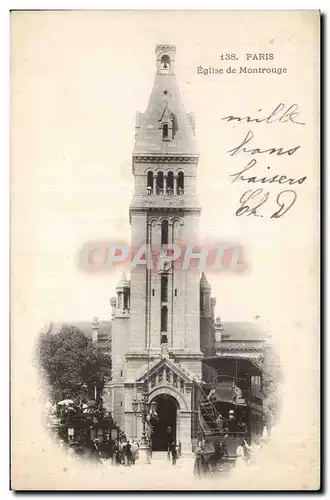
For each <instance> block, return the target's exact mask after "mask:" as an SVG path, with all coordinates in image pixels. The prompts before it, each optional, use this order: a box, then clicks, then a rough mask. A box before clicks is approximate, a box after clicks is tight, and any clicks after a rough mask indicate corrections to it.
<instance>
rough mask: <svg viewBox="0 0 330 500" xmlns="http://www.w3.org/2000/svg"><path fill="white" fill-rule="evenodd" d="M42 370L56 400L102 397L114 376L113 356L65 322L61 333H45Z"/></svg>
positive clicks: (41, 349) (41, 362) (41, 344)
mask: <svg viewBox="0 0 330 500" xmlns="http://www.w3.org/2000/svg"><path fill="white" fill-rule="evenodd" d="M38 351H39V360H40V365H41V368H42V371H43V373H44V376H45V377H46V380H47V382H48V385H49V389H50V392H51V398H52V400H53V401H54V402H58V401H60V400H63V399H68V398H69V399H75V401H78V402H87V401H88V400H89V399H93V394H94V390H95V387H96V388H97V393H98V395H99V397H101V395H102V393H103V391H104V386H105V384H106V382H107V381H108V380H109V379H110V376H111V358H110V356H108V355H107V354H106V353H104V352H103V351H102V350H101V349H99V348H97V347H96V346H95V345H94V344H93V342H92V340H91V339H88V338H87V337H86V336H85V334H84V333H83V332H82V331H81V330H79V329H78V328H76V327H74V326H70V325H63V326H62V328H61V330H60V332H59V333H56V334H53V333H51V332H48V333H45V334H42V335H41V337H40V341H39V346H38Z"/></svg>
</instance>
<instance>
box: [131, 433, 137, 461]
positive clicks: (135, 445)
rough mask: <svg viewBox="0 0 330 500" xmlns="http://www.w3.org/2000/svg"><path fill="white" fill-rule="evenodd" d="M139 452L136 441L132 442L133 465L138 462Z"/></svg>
mask: <svg viewBox="0 0 330 500" xmlns="http://www.w3.org/2000/svg"><path fill="white" fill-rule="evenodd" d="M137 450H138V446H137V444H136V442H135V440H134V439H133V440H132V442H131V461H132V464H133V465H134V464H135V461H136V455H137Z"/></svg>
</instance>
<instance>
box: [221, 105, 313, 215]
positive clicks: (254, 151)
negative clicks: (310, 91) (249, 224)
mask: <svg viewBox="0 0 330 500" xmlns="http://www.w3.org/2000/svg"><path fill="white" fill-rule="evenodd" d="M260 111H261V109H259V110H258V112H260ZM298 117H299V107H298V104H291V105H290V106H285V105H284V104H283V103H280V104H278V105H277V106H276V107H275V108H274V109H273V111H272V112H271V113H269V114H267V115H266V116H264V117H260V118H252V117H251V116H245V117H240V116H234V115H228V116H226V117H224V118H222V120H225V121H226V123H231V124H233V125H234V126H235V125H236V124H237V123H239V124H240V123H248V124H249V125H250V127H251V126H253V125H261V124H264V125H268V124H271V123H274V122H277V123H279V124H284V123H286V124H291V125H305V123H304V122H302V121H298ZM286 137H287V136H286ZM300 150H301V146H300V145H299V144H295V145H294V146H291V147H283V146H279V145H276V146H270V147H269V146H266V147H260V145H259V144H258V145H256V138H255V135H254V133H253V132H252V130H248V131H247V132H245V136H244V138H243V140H241V141H240V143H239V144H238V145H237V146H234V147H233V148H231V149H229V150H228V151H226V153H227V154H228V155H229V156H230V157H237V156H240V157H245V156H257V157H258V160H257V159H256V158H253V159H252V160H250V161H249V162H248V163H247V164H246V165H245V166H244V167H243V168H242V169H240V170H239V171H237V172H233V173H229V176H230V177H231V178H232V179H231V183H235V182H244V183H248V184H250V183H254V184H256V183H260V184H287V185H293V184H297V185H300V184H303V182H305V181H306V179H307V176H299V177H290V176H288V175H283V173H282V174H279V173H276V172H273V171H271V169H272V167H271V166H270V165H260V164H259V156H261V157H264V156H266V155H267V157H269V156H270V157H272V158H274V157H277V158H280V157H282V158H283V160H284V159H285V166H286V164H287V161H288V160H289V158H290V157H292V156H293V155H295V154H297V153H298V152H300ZM260 169H262V170H260ZM265 170H266V171H265ZM270 194H271V193H270V192H264V191H263V189H257V190H255V191H253V190H249V191H246V192H245V193H243V195H242V196H241V198H240V204H241V206H240V207H239V209H238V210H237V211H236V216H241V215H254V216H258V217H263V215H262V214H260V213H259V212H257V208H260V207H261V206H262V205H264V204H265V203H266V202H267V200H268V199H269V198H270ZM284 194H286V195H290V200H289V203H285V201H283V200H284ZM260 196H261V197H262V198H261V199H260ZM252 200H255V202H254V205H255V203H257V205H256V206H254V205H253V206H251V205H250V204H249V205H246V202H247V201H249V203H250V202H251V201H252ZM296 200H297V193H296V192H295V191H293V190H286V191H281V192H279V193H277V197H276V204H277V205H278V206H279V207H280V210H278V211H277V212H275V213H274V214H273V215H272V216H271V218H280V217H282V216H283V215H284V214H285V213H287V211H288V210H289V209H290V208H291V207H292V206H293V205H294V203H295V202H296Z"/></svg>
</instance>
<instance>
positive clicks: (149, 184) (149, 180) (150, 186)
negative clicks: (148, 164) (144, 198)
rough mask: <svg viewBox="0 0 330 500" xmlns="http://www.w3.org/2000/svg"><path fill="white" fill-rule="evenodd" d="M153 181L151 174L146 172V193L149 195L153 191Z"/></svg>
mask: <svg viewBox="0 0 330 500" xmlns="http://www.w3.org/2000/svg"><path fill="white" fill-rule="evenodd" d="M153 181H154V175H153V173H152V172H148V175H147V191H148V194H151V193H152V190H153Z"/></svg>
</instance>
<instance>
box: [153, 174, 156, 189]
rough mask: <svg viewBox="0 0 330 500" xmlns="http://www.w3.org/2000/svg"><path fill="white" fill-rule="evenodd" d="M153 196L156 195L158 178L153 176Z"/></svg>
mask: <svg viewBox="0 0 330 500" xmlns="http://www.w3.org/2000/svg"><path fill="white" fill-rule="evenodd" d="M153 194H156V176H155V175H154V176H153Z"/></svg>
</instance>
